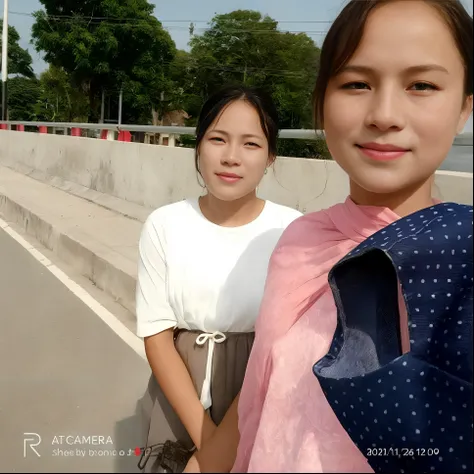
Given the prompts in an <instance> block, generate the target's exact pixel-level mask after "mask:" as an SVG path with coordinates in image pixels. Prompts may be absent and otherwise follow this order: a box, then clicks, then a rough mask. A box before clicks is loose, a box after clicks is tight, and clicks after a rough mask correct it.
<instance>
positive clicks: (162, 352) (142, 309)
mask: <svg viewBox="0 0 474 474" xmlns="http://www.w3.org/2000/svg"><path fill="white" fill-rule="evenodd" d="M165 225H166V224H165V223H164V222H163V218H162V217H161V215H160V214H159V213H158V214H157V213H156V212H155V213H153V214H152V215H150V217H149V218H148V219H147V221H146V222H145V225H144V227H143V230H142V234H141V237H140V243H139V261H138V278H137V291H136V308H137V334H138V336H139V337H143V338H144V341H145V352H146V355H147V359H148V362H149V364H150V367H151V369H152V371H153V375H154V376H155V378H156V380H157V382H158V384H159V385H160V387H161V389H162V391H163V393H164V395H165V396H166V398H167V400H168V401H169V403H170V405H171V406H172V408H173V410H174V411H175V412H176V414H177V415H178V417H179V419H180V420H181V422H182V423H183V425H184V427H185V428H186V430H187V432H188V433H189V436H190V437H191V439H192V440H193V442H194V444H195V445H196V447H197V448H198V449H200V447H201V445H202V441H203V440H205V439H207V438H208V437H210V435H211V434H212V432H213V431H214V429H215V425H214V423H213V422H212V420H211V419H210V417H209V416H208V415H207V414H206V413H205V411H204V408H203V406H202V404H201V402H200V400H199V396H198V394H197V393H196V389H195V388H194V384H193V382H192V379H191V376H190V375H189V372H188V370H187V368H186V366H185V364H184V362H183V360H182V359H181V357H180V355H179V354H178V351H177V350H176V348H175V345H174V340H173V329H174V328H175V327H176V325H177V324H178V321H177V318H176V315H175V314H174V311H173V309H172V308H171V306H170V305H169V303H168V297H167V295H168V292H167V284H168V281H167V275H168V269H167V263H166V248H165V247H164V246H163V244H162V242H166V235H165V233H164V226H165Z"/></svg>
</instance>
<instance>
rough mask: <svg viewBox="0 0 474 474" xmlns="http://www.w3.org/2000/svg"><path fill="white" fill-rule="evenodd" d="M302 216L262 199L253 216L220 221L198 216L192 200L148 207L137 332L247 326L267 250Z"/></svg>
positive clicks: (257, 303)
mask: <svg viewBox="0 0 474 474" xmlns="http://www.w3.org/2000/svg"><path fill="white" fill-rule="evenodd" d="M301 215H302V214H301V213H300V212H298V211H296V210H294V209H291V208H289V207H286V206H281V205H279V204H275V203H273V202H271V201H266V202H265V206H264V209H263V211H262V212H261V214H260V215H259V216H258V217H257V218H256V219H255V220H254V221H252V222H250V223H249V224H246V225H243V226H240V227H223V226H219V225H216V224H213V223H212V222H210V221H209V220H208V219H206V217H204V215H203V214H202V212H201V209H200V206H199V203H198V200H197V199H187V200H185V201H180V202H177V203H174V204H169V205H166V206H163V207H161V208H159V209H157V210H155V211H154V212H152V213H151V214H150V216H149V217H148V219H147V221H146V222H145V224H144V227H143V231H142V235H141V238H140V244H139V250H140V259H139V268H138V283H137V293H136V309H137V335H138V336H139V337H146V336H151V335H153V334H157V333H159V332H161V331H164V330H166V329H169V328H175V327H178V328H183V329H194V330H200V331H204V332H210V333H213V332H216V331H219V332H250V331H253V330H254V324H255V320H256V318H257V316H258V311H259V308H260V302H261V299H262V296H263V290H264V285H265V279H266V275H267V267H268V263H269V259H270V256H271V254H272V252H273V250H274V248H275V246H276V244H277V242H278V240H279V238H280V236H281V234H282V233H283V231H284V229H285V228H286V227H287V226H288V225H289V224H290V223H291V222H292V221H294V220H295V219H297V218H298V217H300V216H301Z"/></svg>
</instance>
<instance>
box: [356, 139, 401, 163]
mask: <svg viewBox="0 0 474 474" xmlns="http://www.w3.org/2000/svg"><path fill="white" fill-rule="evenodd" d="M356 146H357V148H358V149H359V150H360V151H361V152H362V153H363V154H364V155H365V156H367V157H369V158H371V159H373V160H377V161H390V160H396V159H397V158H401V157H402V156H404V155H405V154H406V153H408V152H409V151H410V150H409V149H407V148H402V147H399V146H396V145H391V144H381V143H375V142H370V143H363V144H361V145H356Z"/></svg>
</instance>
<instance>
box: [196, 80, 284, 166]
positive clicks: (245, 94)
mask: <svg viewBox="0 0 474 474" xmlns="http://www.w3.org/2000/svg"><path fill="white" fill-rule="evenodd" d="M236 100H245V101H246V102H248V103H249V104H250V105H252V106H253V107H254V109H255V110H256V112H257V113H258V116H259V117H260V123H261V125H262V130H263V132H264V133H265V137H266V139H267V142H268V153H269V155H271V156H276V154H277V138H278V131H279V120H278V111H277V108H276V106H275V104H274V103H273V100H272V98H271V97H270V96H269V95H268V94H266V93H265V92H264V91H262V90H260V89H257V88H254V87H246V86H227V87H224V88H223V89H220V90H219V91H218V92H216V93H214V94H213V95H211V96H210V97H209V98H208V99H207V101H206V102H205V104H204V105H203V106H202V109H201V112H200V114H199V119H198V123H197V126H196V148H195V165H196V171H197V172H198V173H199V174H201V171H200V170H199V145H200V144H201V141H202V139H203V137H204V135H205V134H206V132H207V129H208V128H209V127H210V125H211V124H212V123H213V122H214V120H215V119H216V118H217V117H218V116H219V114H220V113H221V112H222V111H223V110H224V108H225V107H227V106H228V105H229V104H231V103H232V102H234V101H236Z"/></svg>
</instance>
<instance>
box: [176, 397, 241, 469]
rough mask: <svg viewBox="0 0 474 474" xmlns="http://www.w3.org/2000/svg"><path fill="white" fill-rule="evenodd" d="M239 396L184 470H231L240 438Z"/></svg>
mask: <svg viewBox="0 0 474 474" xmlns="http://www.w3.org/2000/svg"><path fill="white" fill-rule="evenodd" d="M239 397H240V393H239V395H237V397H236V398H235V399H234V401H233V402H232V404H231V406H230V407H229V409H228V410H227V413H226V414H225V416H224V418H223V420H222V422H221V424H220V425H219V426H218V427H217V428H216V429H215V431H214V433H213V434H212V436H211V437H210V438H209V440H208V441H206V442H204V445H203V447H202V449H201V450H200V451H198V452H197V453H195V454H194V455H193V457H192V458H191V459H190V460H189V462H188V465H187V466H186V469H185V470H184V472H230V470H231V469H232V466H233V465H234V462H235V457H236V455H237V446H238V444H239V439H240V436H239V427H238V411H237V409H238V404H239Z"/></svg>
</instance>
